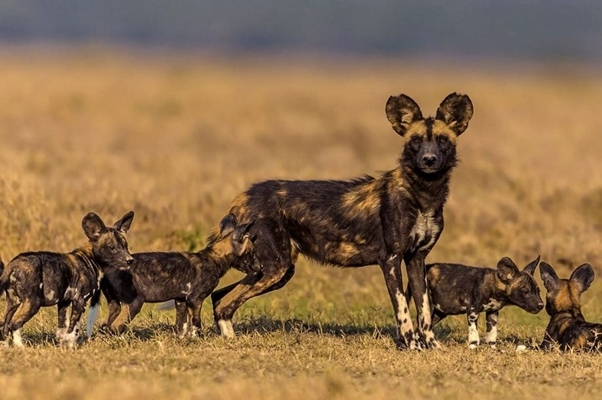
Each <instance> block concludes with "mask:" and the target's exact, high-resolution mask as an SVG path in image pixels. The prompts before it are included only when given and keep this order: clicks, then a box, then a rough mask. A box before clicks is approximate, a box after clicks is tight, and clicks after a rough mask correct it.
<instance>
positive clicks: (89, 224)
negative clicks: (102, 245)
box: [82, 212, 108, 242]
mask: <svg viewBox="0 0 602 400" xmlns="http://www.w3.org/2000/svg"><path fill="white" fill-rule="evenodd" d="M82 228H83V230H84V233H85V234H86V236H87V237H88V239H90V241H92V242H94V241H96V240H98V238H99V237H100V236H101V235H102V234H103V233H105V232H107V230H108V229H107V227H106V225H105V223H104V222H102V219H101V218H100V217H99V216H98V214H96V213H93V212H89V213H88V214H86V216H85V217H84V218H83V219H82Z"/></svg>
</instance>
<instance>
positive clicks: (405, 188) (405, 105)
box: [211, 93, 473, 348]
mask: <svg viewBox="0 0 602 400" xmlns="http://www.w3.org/2000/svg"><path fill="white" fill-rule="evenodd" d="M386 114H387V118H388V119H389V121H390V122H391V124H392V126H393V129H394V130H395V132H397V133H398V134H399V135H401V136H403V137H404V138H405V139H406V141H405V145H404V147H403V149H402V152H401V157H400V159H399V166H398V167H397V168H395V169H393V170H391V171H387V172H385V173H383V174H382V175H381V176H379V177H377V178H374V177H371V176H364V177H362V178H358V179H354V180H350V181H338V180H323V181H285V180H270V181H265V182H260V183H256V184H254V185H252V186H251V187H250V188H249V189H248V190H247V191H246V192H244V193H242V194H241V195H239V196H238V197H236V198H235V199H234V201H233V202H232V205H231V208H230V211H229V212H230V213H232V214H234V215H235V216H236V218H237V219H238V221H240V222H241V223H248V222H251V221H255V225H254V230H256V232H257V241H256V242H255V246H254V248H255V251H256V256H257V260H258V262H259V264H260V270H259V271H258V272H252V273H249V274H248V275H247V276H246V277H244V278H243V279H242V280H241V281H239V282H237V283H235V284H232V285H229V286H227V287H225V288H223V289H220V290H218V291H216V292H214V293H213V294H212V296H211V298H212V300H213V307H214V317H215V320H216V323H217V325H218V326H219V329H220V331H221V334H222V335H223V336H227V337H232V336H234V330H233V328H232V322H231V319H232V316H233V315H234V312H235V311H236V310H237V309H238V308H239V307H240V306H241V305H242V304H243V303H244V302H245V301H247V300H249V299H250V298H252V297H254V296H257V295H260V294H263V293H267V292H270V291H272V290H276V289H279V288H281V287H282V286H284V285H285V284H286V283H287V282H288V281H289V280H290V279H291V277H292V276H293V274H294V268H295V266H294V264H295V261H296V258H297V254H298V253H301V254H304V255H305V256H307V257H308V258H310V259H313V260H315V261H317V262H319V263H323V264H330V265H336V266H340V267H362V266H366V265H374V264H378V265H379V266H380V267H381V269H382V272H383V275H384V277H385V282H386V285H387V289H388V292H389V296H390V298H391V302H392V303H393V309H394V312H395V318H396V322H397V334H398V337H399V338H400V340H401V343H400V344H401V345H402V346H403V347H409V348H416V347H418V346H419V342H418V339H420V341H422V343H423V344H424V345H426V346H427V347H439V343H438V342H437V341H436V340H435V337H434V334H433V331H432V324H431V311H430V310H431V307H430V305H429V296H428V293H427V290H426V282H425V265H424V260H425V257H426V256H427V255H428V253H429V252H430V251H431V249H432V248H433V246H434V245H435V243H437V240H438V239H439V236H440V235H441V231H442V230H443V206H444V204H445V201H446V199H447V195H448V192H449V182H450V178H451V172H452V170H453V168H454V167H455V166H456V162H457V160H456V139H457V137H458V136H459V135H460V134H462V132H464V131H465V130H466V128H467V127H468V123H469V121H470V119H471V117H472V114H473V106H472V102H471V101H470V99H469V97H468V96H466V95H460V94H457V93H452V94H450V95H449V96H447V97H446V98H445V99H444V100H443V102H442V103H441V104H440V105H439V108H438V109H437V113H436V116H435V117H434V118H433V117H428V118H424V117H423V116H422V112H421V111H420V107H419V106H418V104H416V102H414V100H412V99H411V98H410V97H408V96H406V95H403V94H402V95H399V96H392V97H390V98H389V100H388V101H387V105H386ZM402 260H403V261H404V262H405V263H406V267H407V271H408V279H409V284H410V287H411V288H412V293H413V297H414V302H415V304H416V309H417V312H418V318H417V320H418V321H417V322H418V330H419V332H420V335H415V334H414V328H413V325H412V321H411V318H410V313H409V312H408V304H407V302H406V299H405V297H404V293H403V287H402V276H401V261H402Z"/></svg>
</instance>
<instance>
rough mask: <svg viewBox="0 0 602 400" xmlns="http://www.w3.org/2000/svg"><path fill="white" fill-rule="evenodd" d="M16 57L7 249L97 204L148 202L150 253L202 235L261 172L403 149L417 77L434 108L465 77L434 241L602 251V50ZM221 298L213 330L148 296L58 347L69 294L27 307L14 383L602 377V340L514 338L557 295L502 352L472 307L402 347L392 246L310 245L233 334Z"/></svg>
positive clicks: (41, 242)
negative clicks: (460, 120) (463, 116)
mask: <svg viewBox="0 0 602 400" xmlns="http://www.w3.org/2000/svg"><path fill="white" fill-rule="evenodd" d="M0 77H2V80H1V81H2V85H1V86H0V88H1V89H0V141H1V143H2V150H3V151H2V152H1V153H0V163H1V165H2V168H0V193H1V196H0V212H1V213H2V215H4V218H2V219H0V234H1V235H2V239H3V240H2V246H1V247H0V254H1V255H2V258H3V259H4V260H5V261H7V260H9V259H10V258H12V257H13V256H15V255H16V254H18V253H19V252H22V251H27V250H42V249H45V250H54V251H69V250H71V249H73V248H75V247H77V246H79V245H81V244H82V243H83V242H84V241H85V236H84V235H83V232H82V231H81V226H80V222H81V218H82V217H83V215H84V214H85V213H86V212H88V211H95V212H98V213H99V214H100V215H101V216H102V217H103V218H104V219H106V220H109V221H110V222H113V220H116V219H117V218H119V217H120V216H121V215H123V213H124V212H126V211H128V210H130V209H133V210H134V211H135V212H136V217H135V218H134V223H133V225H132V229H131V231H130V234H129V242H130V248H131V250H132V251H133V252H138V251H151V250H159V251H169V250H176V251H178V250H195V249H200V248H201V247H202V246H203V244H204V240H205V238H206V236H207V235H208V234H209V232H210V230H211V229H212V228H213V227H214V226H215V225H216V224H217V223H218V221H219V220H220V218H221V217H222V216H223V215H224V214H225V212H226V211H227V209H228V205H229V202H230V201H231V200H232V199H233V198H234V196H235V195H236V194H238V193H239V192H241V191H243V190H244V189H245V188H246V187H247V186H248V185H249V184H250V183H252V182H255V181H259V180H264V179H269V178H286V179H310V178H311V179H330V178H333V179H342V178H352V177H354V176H358V175H362V174H366V173H367V174H378V173H379V171H382V170H387V169H391V168H394V167H395V166H396V165H397V158H398V156H399V154H400V151H401V148H402V146H403V139H402V138H400V137H399V136H397V135H396V134H395V133H394V132H393V130H392V129H391V127H390V125H389V123H388V122H387V119H386V117H385V114H384V104H385V102H386V100H387V98H388V96H390V95H392V94H399V93H406V94H408V95H410V96H411V97H412V98H414V99H415V100H416V101H417V102H418V103H419V104H420V106H421V107H422V110H423V113H424V114H429V115H432V114H434V112H435V110H436V108H437V106H438V104H439V102H440V101H441V100H442V99H443V98H444V97H445V96H446V95H447V94H448V93H450V92H453V91H458V92H462V93H466V94H468V95H469V96H470V97H471V99H472V101H473V103H474V106H475V115H474V118H473V120H472V121H471V123H470V126H469V128H468V130H467V131H466V132H465V133H464V134H463V135H462V136H461V137H460V140H459V142H458V151H459V155H460V158H461V163H460V165H459V166H458V168H457V169H456V171H455V172H454V176H453V178H452V188H451V194H450V198H449V202H448V205H447V206H446V209H445V218H446V227H445V230H444V232H443V235H442V237H441V239H440V241H439V243H438V244H437V245H436V247H435V249H434V250H433V252H432V253H431V255H430V256H429V258H428V260H427V261H448V262H461V263H467V264H472V265H489V266H493V265H495V263H496V262H497V260H498V259H499V258H501V257H503V256H506V255H507V256H510V257H512V258H513V259H514V260H515V261H516V262H517V263H518V264H519V265H521V264H522V265H525V264H526V263H527V262H528V261H529V260H531V259H533V258H535V256H536V255H537V254H541V256H542V259H543V260H545V261H547V262H549V263H551V264H552V265H554V266H555V267H556V269H557V270H558V271H559V273H560V274H561V275H563V276H567V275H568V274H569V273H570V271H571V270H572V269H573V268H574V267H576V266H577V265H579V264H581V263H583V262H589V263H591V264H592V265H593V266H594V268H595V269H596V271H597V272H600V271H602V269H601V267H602V257H601V255H602V251H601V246H600V231H601V230H602V174H600V173H599V171H601V170H602V157H601V154H602V118H601V117H600V115H598V109H599V106H600V101H601V99H602V75H600V74H598V73H596V72H595V70H593V69H588V68H585V67H579V66H566V65H552V66H545V65H528V64H527V65H522V64H514V65H512V64H508V65H505V64H503V63H502V64H492V63H473V62H466V63H448V62H445V61H443V60H431V61H428V62H427V61H424V62H420V61H414V60H397V59H381V60H372V59H363V60H353V59H340V60H316V59H314V60H311V59H302V58H291V59H284V58H277V57H273V58H267V59H265V58H235V57H232V58H219V57H210V56H205V55H202V54H162V53H149V52H142V51H136V52H127V51H124V50H121V51H114V50H107V49H95V48H77V49H58V50H57V49H52V50H47V49H24V50H23V49H14V48H13V49H5V50H3V51H0ZM235 277H236V274H231V275H228V277H227V278H226V280H232V279H234V278H235ZM542 290H543V288H542ZM544 292H545V291H544ZM601 300H602V280H600V281H594V283H593V286H592V288H591V289H590V291H588V292H586V294H585V295H584V312H585V315H586V317H588V318H590V319H592V320H595V319H596V318H598V320H602V306H601ZM209 309H210V306H209V305H206V307H205V312H204V323H205V325H206V326H207V329H206V330H205V332H204V338H202V339H198V340H190V341H183V342H182V341H178V340H176V339H174V338H172V336H171V333H170V329H169V328H168V324H169V323H171V322H172V319H173V316H171V315H166V314H161V313H157V312H155V311H153V310H152V308H150V307H147V308H145V310H146V311H145V312H143V313H142V315H140V316H139V317H138V318H137V319H136V320H135V321H134V323H133V324H132V329H133V331H132V332H131V333H129V334H128V335H126V336H124V337H118V338H107V337H102V336H97V337H95V338H94V339H93V340H91V341H90V342H88V343H85V344H84V345H83V347H82V349H80V350H78V351H76V352H65V351H62V350H60V349H57V348H55V347H54V344H53V343H52V339H51V338H52V334H53V332H54V329H55V313H56V312H55V311H54V310H44V311H43V312H42V313H41V314H40V315H39V316H37V317H36V318H34V320H33V321H32V322H30V323H29V324H28V325H26V328H25V332H24V333H25V338H26V340H27V339H28V340H29V342H30V344H32V345H33V348H32V349H26V350H25V351H23V352H20V351H19V350H16V349H5V350H1V352H2V353H3V361H2V362H0V373H1V374H2V376H0V384H1V386H2V389H0V392H4V393H6V395H7V396H8V397H4V396H3V397H4V398H22V397H23V396H25V397H27V398H42V396H45V397H44V398H65V397H68V398H69V397H71V398H101V397H106V396H107V395H109V394H110V395H111V396H116V397H122V398H137V397H139V396H141V395H142V396H156V397H157V398H167V397H170V396H171V397H173V393H177V392H176V390H180V392H179V393H180V394H181V398H200V397H203V398H216V399H218V398H234V397H240V396H243V395H244V396H246V397H248V398H249V399H256V398H281V397H285V396H286V397H288V398H291V399H295V398H308V397H310V398H331V397H332V398H337V397H338V398H365V397H369V396H370V397H374V398H384V397H391V396H393V397H405V396H410V397H415V398H427V397H431V396H435V395H436V396H438V397H442V398H456V397H457V396H459V395H463V394H464V393H465V392H471V393H474V394H475V395H477V396H478V395H480V396H482V397H484V398H494V397H495V398H513V397H516V396H517V395H524V396H525V397H535V396H540V395H543V394H545V395H549V396H550V398H561V397H565V396H566V395H578V394H583V396H584V397H589V396H591V395H593V394H595V393H596V391H599V389H600V385H599V383H597V381H596V380H597V379H599V378H600V377H601V376H602V368H601V367H600V357H599V356H590V355H568V356H564V355H560V354H550V355H542V354H539V353H535V352H527V353H526V354H522V355H517V354H515V353H514V345H515V343H516V342H528V343H531V342H533V343H536V342H537V341H539V340H540V339H541V335H542V334H543V328H544V327H545V324H546V321H547V317H546V316H545V315H544V314H543V313H542V314H539V315H537V316H529V315H525V314H524V313H523V312H521V311H517V310H504V311H503V312H502V318H501V324H502V326H501V332H500V335H501V337H502V341H503V343H502V345H501V346H500V348H501V349H500V350H498V351H493V350H491V349H488V348H482V349H479V350H478V351H477V352H469V351H468V350H467V349H465V346H464V340H465V329H466V328H465V323H464V321H463V319H462V318H460V317H458V318H452V319H450V321H448V322H446V323H444V324H442V325H441V326H440V327H438V331H437V333H438V334H439V336H440V337H442V339H443V342H444V344H447V350H446V351H444V352H440V353H437V352H430V351H429V352H425V353H406V352H400V351H397V350H396V349H395V346H394V345H393V342H392V339H391V337H390V335H391V333H392V332H393V329H392V325H393V317H392V315H391V311H390V305H389V302H388V300H387V294H386V289H385V286H384V282H383V279H382V276H381V273H380V271H379V269H378V268H374V267H368V268H362V269H354V270H341V269H333V268H328V267H320V266H316V265H312V264H311V263H309V262H307V261H305V260H301V261H300V263H299V265H298V269H297V274H296V276H295V277H294V278H293V280H292V281H291V283H290V284H289V285H288V286H287V287H286V288H284V289H282V290H280V291H278V292H275V293H272V294H269V295H266V296H263V297H262V298H258V299H256V300H252V301H250V302H249V303H247V304H246V305H245V306H244V307H243V308H242V309H241V310H240V312H239V313H238V314H237V315H236V316H235V328H236V329H238V331H239V332H241V335H240V337H239V338H237V339H236V340H234V341H232V342H228V341H224V340H222V339H220V338H218V337H216V336H215V335H214V334H213V333H211V331H210V330H209V327H208V326H209V325H210V324H211V315H210V311H209ZM40 376H41V377H40ZM32 380H34V382H35V384H36V385H37V386H35V387H32V386H31V385H32V384H31V382H32ZM148 381H150V382H151V383H148ZM7 388H8V389H7Z"/></svg>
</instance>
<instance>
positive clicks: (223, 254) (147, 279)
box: [87, 214, 254, 336]
mask: <svg viewBox="0 0 602 400" xmlns="http://www.w3.org/2000/svg"><path fill="white" fill-rule="evenodd" d="M251 225H252V223H250V224H241V225H238V223H237V221H236V217H234V215H232V214H229V215H227V216H226V217H224V218H223V219H222V221H221V222H220V228H219V232H217V233H215V234H213V235H212V236H211V237H210V238H209V240H208V243H207V246H206V247H205V248H204V249H203V250H201V251H199V252H197V253H189V252H170V253H164V252H154V253H135V254H133V255H132V256H133V258H134V260H133V261H132V263H131V265H130V268H129V269H128V270H127V271H124V270H119V269H116V268H107V269H105V275H104V276H103V278H102V280H101V282H100V287H101V290H102V293H103V294H104V295H105V297H106V299H107V301H108V304H109V315H108V318H107V322H106V323H105V324H104V325H105V326H106V327H107V328H108V329H110V330H113V331H117V332H123V331H124V329H125V323H127V322H130V321H131V320H132V319H133V318H134V317H135V316H136V315H137V314H138V312H140V309H141V308H142V305H143V304H144V303H145V302H148V303H156V302H165V301H169V300H175V305H176V310H177V315H176V331H177V332H178V333H179V335H180V336H183V335H185V334H186V333H187V330H188V326H190V328H191V329H190V332H189V333H190V334H191V335H193V336H194V335H195V334H196V333H197V332H198V330H200V328H201V306H202V305H203V301H204V300H205V298H206V297H207V296H208V295H209V294H210V293H211V292H212V291H213V290H214V289H215V288H216V287H217V285H218V283H219V280H220V278H221V277H222V276H224V274H225V273H226V272H227V271H228V269H229V268H230V266H231V265H232V264H233V263H235V262H236V261H239V262H242V266H243V267H244V266H245V263H246V264H247V268H249V266H252V265H253V257H252V251H251V250H252V241H253V240H254V238H253V237H251V235H250V234H249V228H250V227H251ZM243 255H244V256H245V257H246V258H249V260H241V257H243ZM239 265H241V264H239ZM244 271H250V269H244ZM99 294H100V292H99ZM98 300H99V297H98V296H95V297H94V299H93V300H92V307H93V308H94V307H97V306H98ZM122 304H125V305H127V308H128V315H127V317H126V321H124V323H120V325H118V326H116V327H115V326H113V323H114V322H115V320H116V318H117V317H118V316H119V314H120V313H121V306H122ZM93 318H95V315H94V313H92V312H91V313H90V314H89V318H88V324H87V325H88V326H89V327H91V326H92V325H93V323H94V321H93Z"/></svg>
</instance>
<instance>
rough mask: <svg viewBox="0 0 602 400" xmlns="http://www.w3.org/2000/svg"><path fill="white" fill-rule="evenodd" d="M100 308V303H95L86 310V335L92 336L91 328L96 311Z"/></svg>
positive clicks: (94, 320) (96, 315)
mask: <svg viewBox="0 0 602 400" xmlns="http://www.w3.org/2000/svg"><path fill="white" fill-rule="evenodd" d="M99 310H100V304H99V303H96V304H94V305H92V306H91V307H90V311H89V312H88V319H87V320H86V336H87V337H88V338H90V337H92V330H93V329H94V323H95V322H96V319H97V318H98V311H99Z"/></svg>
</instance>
